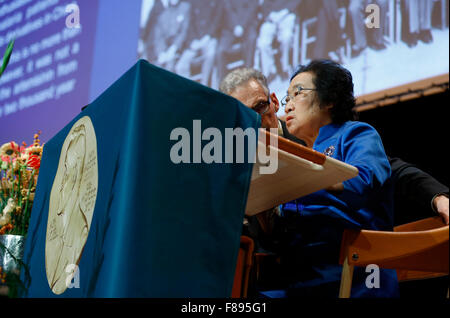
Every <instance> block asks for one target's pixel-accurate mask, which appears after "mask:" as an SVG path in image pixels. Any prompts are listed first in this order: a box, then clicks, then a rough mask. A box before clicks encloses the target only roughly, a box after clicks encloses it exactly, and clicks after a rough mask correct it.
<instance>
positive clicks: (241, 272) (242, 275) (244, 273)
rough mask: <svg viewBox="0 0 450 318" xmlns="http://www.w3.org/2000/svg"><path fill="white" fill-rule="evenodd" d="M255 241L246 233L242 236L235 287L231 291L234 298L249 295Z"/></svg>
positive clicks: (235, 274)
mask: <svg viewBox="0 0 450 318" xmlns="http://www.w3.org/2000/svg"><path fill="white" fill-rule="evenodd" d="M254 248H255V243H254V242H253V240H252V239H251V238H250V237H248V236H245V235H242V236H241V247H240V248H239V254H238V259H237V262H236V271H235V273H234V283H233V289H232V291H231V297H232V298H245V297H247V289H248V280H249V277H250V269H251V267H252V265H253V250H254Z"/></svg>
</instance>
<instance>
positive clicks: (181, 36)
mask: <svg viewBox="0 0 450 318" xmlns="http://www.w3.org/2000/svg"><path fill="white" fill-rule="evenodd" d="M138 57H139V58H144V59H147V60H148V61H149V62H150V63H152V64H155V65H158V66H160V67H163V68H165V69H167V70H170V71H173V72H175V73H177V74H179V75H181V76H184V77H187V78H190V79H192V80H195V81H198V82H200V83H202V84H204V85H207V86H210V87H212V88H215V89H217V88H218V85H219V83H220V80H221V79H222V78H223V77H224V76H225V74H226V73H227V72H229V71H231V70H232V69H234V68H237V67H240V66H247V67H253V68H256V69H258V70H260V71H262V73H263V74H264V75H265V76H266V77H267V78H268V80H269V87H270V89H271V90H272V91H275V92H276V93H277V95H280V96H279V98H281V97H282V96H283V95H284V93H285V91H286V88H287V87H288V82H289V75H290V74H291V72H292V71H293V68H294V67H295V66H296V65H298V64H306V63H308V62H309V61H311V60H312V59H318V58H328V59H333V60H335V61H338V62H340V63H342V64H343V65H344V66H345V67H347V68H348V69H349V70H350V71H351V72H352V74H353V75H354V83H355V95H356V96H362V95H364V94H369V93H373V92H377V91H380V90H385V89H388V88H390V87H394V86H398V85H403V84H407V83H411V82H415V81H418V80H421V79H425V78H429V77H432V76H437V75H441V74H444V73H448V70H449V64H448V59H449V33H448V0H443V1H434V0H420V1H418V0H373V1H368V0H326V1H325V0H324V1H317V0H303V1H296V0H273V1H270V0H251V1H240V0H225V1H208V0H143V1H142V9H141V21H140V39H139V44H138ZM280 112H284V110H280Z"/></svg>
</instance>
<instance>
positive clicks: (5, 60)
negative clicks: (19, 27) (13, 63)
mask: <svg viewBox="0 0 450 318" xmlns="http://www.w3.org/2000/svg"><path fill="white" fill-rule="evenodd" d="M14 42H15V40H14V39H12V40H11V41H10V42H9V44H8V47H7V48H6V51H5V55H4V56H3V64H2V67H1V68H0V77H1V76H2V74H3V72H4V71H5V69H6V66H8V63H9V59H10V58H11V54H12V50H13V47H14Z"/></svg>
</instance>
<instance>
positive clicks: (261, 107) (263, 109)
mask: <svg viewBox="0 0 450 318" xmlns="http://www.w3.org/2000/svg"><path fill="white" fill-rule="evenodd" d="M269 107H270V95H269V96H268V97H267V100H266V101H263V102H259V103H258V104H256V105H255V106H253V107H252V109H253V110H254V111H255V112H257V113H258V114H260V115H261V116H262V115H264V114H265V113H267V111H268V110H269Z"/></svg>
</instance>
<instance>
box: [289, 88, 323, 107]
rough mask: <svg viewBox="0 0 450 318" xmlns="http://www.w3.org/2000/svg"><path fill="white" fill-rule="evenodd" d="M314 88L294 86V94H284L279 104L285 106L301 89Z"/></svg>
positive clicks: (314, 89)
mask: <svg viewBox="0 0 450 318" xmlns="http://www.w3.org/2000/svg"><path fill="white" fill-rule="evenodd" d="M316 90H317V89H316V88H304V87H301V86H297V87H296V91H295V92H294V96H290V95H286V96H284V97H283V99H282V100H281V105H283V107H286V105H287V104H288V103H289V102H290V101H291V100H293V99H294V98H295V97H297V96H298V95H299V94H300V92H301V91H316Z"/></svg>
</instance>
